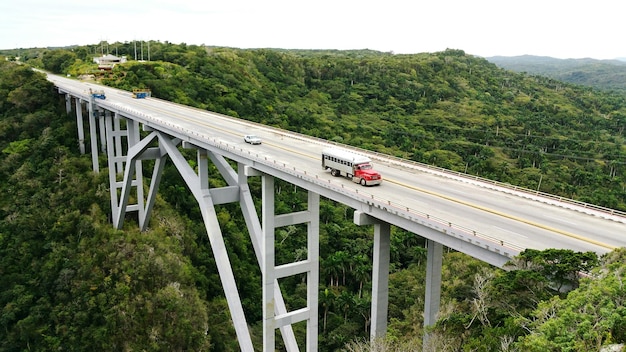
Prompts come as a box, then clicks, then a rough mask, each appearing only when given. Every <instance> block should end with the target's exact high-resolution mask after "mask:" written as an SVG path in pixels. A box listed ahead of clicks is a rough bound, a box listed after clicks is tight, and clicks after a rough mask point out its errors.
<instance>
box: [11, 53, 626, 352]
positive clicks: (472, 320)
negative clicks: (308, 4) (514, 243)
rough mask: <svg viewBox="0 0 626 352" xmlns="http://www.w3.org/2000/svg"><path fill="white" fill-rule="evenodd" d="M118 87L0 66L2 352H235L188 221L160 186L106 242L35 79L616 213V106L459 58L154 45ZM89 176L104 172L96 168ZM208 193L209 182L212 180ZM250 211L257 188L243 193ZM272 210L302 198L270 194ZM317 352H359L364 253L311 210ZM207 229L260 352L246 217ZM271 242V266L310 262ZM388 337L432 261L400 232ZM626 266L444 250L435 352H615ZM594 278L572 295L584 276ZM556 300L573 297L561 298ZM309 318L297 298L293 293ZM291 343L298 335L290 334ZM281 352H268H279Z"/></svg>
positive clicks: (72, 71)
mask: <svg viewBox="0 0 626 352" xmlns="http://www.w3.org/2000/svg"><path fill="white" fill-rule="evenodd" d="M112 47H115V51H116V52H115V54H118V55H120V56H121V55H126V56H127V57H128V58H129V61H128V62H127V63H125V64H121V65H116V66H115V67H114V68H113V70H111V71H99V70H98V69H97V66H96V65H95V64H94V63H93V61H92V58H93V56H94V55H99V54H100V46H97V45H93V46H84V47H74V48H59V49H54V50H40V51H37V50H33V51H32V52H30V53H29V55H25V56H24V57H23V58H21V60H20V61H21V62H20V63H15V62H10V61H5V60H0V151H1V153H0V158H1V159H0V161H1V162H0V175H1V176H0V192H1V194H2V195H3V196H2V197H1V198H0V287H1V289H0V309H1V312H0V351H26V350H37V351H52V350H71V351H83V350H84V351H93V350H101V351H134V350H142V351H237V350H239V346H238V345H237V342H236V338H235V334H234V329H233V327H232V323H231V321H230V316H229V314H228V308H227V305H226V301H225V299H224V295H223V291H222V288H221V285H220V280H219V277H218V273H217V270H216V266H215V263H214V260H213V257H212V252H211V248H210V245H209V243H208V239H207V236H206V230H205V229H204V226H203V223H202V219H201V216H200V213H199V209H198V205H197V203H195V200H194V199H193V198H192V196H191V195H190V194H189V192H187V190H186V189H185V186H184V182H182V180H181V178H180V176H179V175H178V174H177V171H176V170H175V169H174V168H168V169H166V171H165V175H164V177H163V181H162V184H161V187H160V189H159V198H158V201H157V204H156V206H155V210H154V214H153V217H152V221H151V224H150V229H149V230H148V231H146V232H143V233H142V232H140V231H139V230H138V228H137V226H136V223H135V224H133V221H132V219H129V221H127V222H126V224H125V226H124V229H123V230H115V229H113V227H112V226H111V223H110V210H111V209H110V202H109V198H108V197H109V192H108V189H107V187H108V176H107V172H101V173H99V174H96V173H93V172H92V171H91V160H90V158H89V157H88V156H84V155H80V153H79V152H78V148H77V141H76V121H75V119H74V118H72V117H68V115H67V114H66V112H65V105H64V100H63V99H62V97H60V96H59V95H58V94H57V93H56V92H55V91H54V89H53V87H52V85H51V84H50V83H49V82H47V81H46V79H45V77H44V76H43V75H42V74H40V73H37V72H35V71H33V70H32V69H31V67H39V68H43V69H46V70H48V71H51V72H55V73H60V74H65V75H69V76H70V77H74V78H77V79H89V80H97V81H99V82H101V83H102V84H106V85H109V86H112V87H117V88H121V89H126V90H132V89H133V88H149V89H150V90H151V91H152V95H153V96H155V97H158V98H162V99H167V100H171V101H175V102H178V103H182V104H186V105H190V106H194V107H197V108H201V109H207V110H211V111H216V112H219V113H223V114H227V115H231V116H236V117H240V118H244V119H248V120H251V121H255V122H261V123H264V124H267V125H271V126H275V127H280V128H284V129H288V130H292V131H296V132H300V133H304V134H308V135H311V136H315V137H320V138H324V139H329V140H334V141H339V142H342V143H346V144H350V145H355V146H359V147H362V148H366V149H370V150H375V151H378V152H383V153H387V154H391V155H394V156H397V157H402V158H406V159H410V160H415V161H420V162H423V163H428V164H433V165H437V166H440V167H445V168H448V169H452V170H455V171H460V172H465V173H468V174H471V175H478V176H481V177H485V178H489V179H493V180H498V181H501V182H507V183H511V184H514V185H519V186H522V187H526V188H530V189H533V190H539V191H542V192H546V193H552V194H557V195H561V196H565V197H568V198H573V199H576V200H579V201H584V202H589V203H593V204H597V205H600V206H604V207H608V208H613V209H619V210H622V211H623V210H626V190H625V188H626V187H625V186H626V184H625V182H626V180H625V179H624V177H625V176H624V175H625V172H624V168H625V164H624V163H625V161H626V148H625V147H624V145H625V143H624V127H625V126H626V97H625V96H623V95H620V94H619V93H611V92H606V91H597V90H595V89H593V88H591V87H585V86H577V85H573V84H569V83H564V82H560V81H556V80H553V79H550V78H546V77H541V76H531V75H528V74H523V73H514V72H510V71H506V70H503V69H499V68H497V67H496V66H495V65H494V64H491V63H489V62H487V61H486V60H484V59H482V58H477V57H473V56H470V55H466V54H465V53H464V52H463V51H462V50H446V51H444V52H438V53H424V54H415V55H394V54H392V53H381V52H375V51H368V50H363V51H313V50H311V51H307V50H279V49H254V50H252V49H247V50H244V49H236V48H217V47H204V46H195V45H186V44H184V43H183V44H172V43H168V42H165V43H161V42H151V45H150V48H151V53H150V61H139V60H132V59H130V58H133V54H134V48H133V45H132V43H115V45H111V46H109V48H112ZM101 165H105V163H104V162H102V163H101ZM212 172H216V171H215V170H212ZM250 186H251V188H252V190H253V192H258V193H259V192H260V191H259V189H260V185H259V184H255V183H254V182H253V181H252V180H251V184H250ZM277 187H280V188H281V189H282V190H283V191H282V192H277V198H276V206H277V208H284V209H294V208H298V207H301V206H302V205H303V204H306V192H304V191H302V190H299V189H297V188H294V187H293V186H290V185H287V184H281V183H280V182H278V183H277ZM320 207H321V209H320V212H321V219H320V220H321V228H320V253H321V257H320V294H319V297H320V301H319V313H320V319H319V321H320V327H319V333H320V337H319V341H320V344H319V347H320V348H319V350H320V351H338V350H345V351H365V350H368V351H369V350H371V348H372V346H368V344H367V343H366V340H367V338H368V336H369V315H370V313H369V309H370V291H371V282H370V280H371V256H372V234H371V231H369V230H368V229H367V228H360V227H358V226H356V225H354V224H353V223H352V212H353V210H352V209H350V208H347V207H345V206H344V205H341V204H336V203H334V202H332V201H330V200H326V199H323V200H322V202H321V205H320ZM218 211H219V212H218V217H219V219H220V223H221V224H222V231H223V233H224V239H225V241H226V245H227V247H228V248H229V255H230V259H231V262H232V264H233V268H234V270H235V277H236V279H237V282H238V285H239V292H240V294H241V296H242V301H243V305H244V309H245V312H246V317H247V319H248V322H249V324H250V325H251V331H252V332H253V340H254V341H255V345H257V346H258V345H260V340H261V337H262V331H261V323H260V320H261V309H260V302H261V280H260V272H259V268H258V265H257V263H256V257H255V255H254V252H253V249H252V246H251V244H250V239H249V238H248V235H247V233H246V230H245V229H246V227H245V225H244V223H243V219H242V217H241V214H240V213H238V209H237V207H236V206H234V205H232V204H231V205H223V206H220V207H219V208H218ZM299 231H301V229H299V228H295V227H294V228H285V229H280V230H279V232H278V233H277V234H276V238H277V239H279V240H280V243H277V245H280V246H282V248H281V249H282V252H285V253H294V252H297V251H298V250H299V249H300V248H301V247H302V243H301V241H302V237H301V236H298V232H299ZM391 251H392V252H391V254H392V263H391V276H390V283H389V294H390V302H389V325H388V327H389V328H388V334H387V337H386V339H385V340H384V341H379V342H376V344H377V347H376V348H378V350H381V351H382V350H386V351H416V350H417V351H419V350H422V337H423V333H424V331H423V327H422V322H423V317H422V313H423V306H424V284H423V283H424V280H425V259H426V255H425V254H426V252H425V249H424V240H423V239H422V238H421V237H419V236H418V235H416V234H412V233H407V232H405V231H403V230H401V229H397V228H393V229H392V248H391ZM625 259H626V251H625V250H624V249H618V250H615V251H614V252H612V253H609V254H607V255H604V256H602V257H598V256H597V255H595V253H589V252H586V253H576V252H571V251H567V250H562V249H552V250H547V251H541V252H539V251H534V250H527V251H525V252H523V253H522V254H521V255H520V256H519V257H518V258H516V260H514V261H512V262H511V263H510V266H509V267H508V268H507V270H502V269H499V268H494V267H490V266H489V265H487V264H485V263H481V262H479V261H477V260H475V259H472V258H470V257H468V256H465V255H463V254H461V253H457V252H454V251H451V250H447V251H446V252H445V255H444V269H443V286H442V302H441V312H440V316H439V320H438V322H437V324H436V325H435V326H434V327H432V329H431V330H430V331H429V336H431V339H430V340H429V346H427V348H426V350H428V351H599V350H600V349H601V348H602V347H604V346H608V345H611V344H619V343H626V310H625V308H624V300H625V299H626V294H625V291H624V287H623V281H624V275H625V274H624V269H625V267H624V266H625V265H626V264H624V263H626V261H625ZM580 272H583V273H585V275H584V276H583V277H580V276H579V275H577V274H578V273H580ZM564 287H567V288H569V289H567V290H565V289H563V288H564ZM283 289H284V291H285V298H286V301H287V302H288V304H293V305H295V306H299V305H300V304H299V301H298V300H301V299H302V290H303V286H302V283H301V282H300V281H298V280H291V281H289V280H288V281H286V282H285V283H284V287H283ZM295 331H296V335H297V336H298V338H299V341H302V340H303V338H302V337H303V334H304V327H303V326H299V325H296V326H295ZM280 348H282V347H281V346H279V350H280Z"/></svg>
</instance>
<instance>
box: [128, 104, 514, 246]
mask: <svg viewBox="0 0 626 352" xmlns="http://www.w3.org/2000/svg"><path fill="white" fill-rule="evenodd" d="M121 108H122V109H123V110H126V111H127V112H129V113H132V114H139V115H140V116H141V117H142V118H144V119H146V120H150V121H152V122H153V123H155V124H158V125H161V126H164V127H167V128H168V129H169V130H177V131H178V133H180V134H181V135H185V136H188V137H193V138H194V139H195V140H196V141H197V142H196V143H194V144H198V146H199V147H202V144H203V143H204V144H206V145H209V146H212V147H215V148H218V149H221V150H224V151H228V152H230V153H233V154H236V155H239V156H241V157H244V158H246V159H249V160H253V161H255V162H257V163H260V164H263V165H266V166H269V167H271V168H273V169H276V170H279V171H281V172H283V173H286V174H289V175H292V176H294V177H297V178H300V179H303V180H305V181H307V182H309V183H312V184H316V185H318V186H321V187H324V188H327V189H330V190H332V191H333V192H338V193H341V194H344V195H346V196H348V197H351V198H353V199H356V200H358V201H361V202H363V203H365V204H370V205H373V206H376V207H378V208H379V209H382V210H384V211H387V212H389V213H391V214H394V215H396V216H401V217H403V218H405V219H407V220H410V221H413V222H416V223H419V224H421V225H423V226H427V227H429V228H432V229H434V230H437V231H439V232H442V233H445V234H448V235H450V236H454V237H456V238H458V239H460V240H463V241H466V242H468V243H472V244H474V245H476V246H479V247H482V248H485V249H487V250H490V251H492V252H496V253H498V254H500V255H503V256H506V257H509V258H512V257H514V256H515V255H517V254H518V253H519V252H521V251H523V250H524V249H525V248H523V247H520V246H518V245H515V244H514V243H510V242H507V241H506V240H504V239H501V238H498V237H495V236H491V235H488V234H485V233H481V232H479V231H476V230H473V229H470V228H468V227H465V226H462V225H459V224H455V223H454V222H451V221H448V220H446V219H443V218H439V217H436V216H433V215H431V214H428V213H426V212H423V211H420V210H416V209H412V208H409V207H406V206H403V205H401V204H399V203H395V202H392V201H390V200H387V199H384V198H382V197H379V196H376V195H374V194H372V193H369V192H367V191H365V189H364V188H363V187H352V186H350V187H347V186H346V185H345V183H344V182H340V181H333V180H332V179H328V180H325V179H321V178H320V177H319V175H318V174H309V173H308V172H307V171H306V170H299V169H298V168H296V167H289V166H287V164H286V163H285V162H283V161H280V160H276V159H272V158H268V157H267V156H263V155H260V154H258V153H255V152H253V151H251V150H249V149H244V148H241V147H240V146H237V145H231V144H229V143H227V142H225V141H223V140H221V139H217V138H212V137H208V136H206V135H204V134H201V133H199V132H196V131H188V130H184V129H182V128H180V127H178V126H176V125H174V124H172V123H169V122H167V121H164V120H161V119H159V118H156V117H154V116H151V115H146V114H143V113H140V112H138V111H134V110H131V109H128V108H127V107H121ZM128 117H131V118H132V116H128ZM261 126H263V125H261ZM265 127H267V126H265ZM190 142H192V143H193V141H190Z"/></svg>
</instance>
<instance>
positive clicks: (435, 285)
mask: <svg viewBox="0 0 626 352" xmlns="http://www.w3.org/2000/svg"><path fill="white" fill-rule="evenodd" d="M426 247H427V250H428V252H427V258H426V298H425V300H424V328H425V329H427V328H428V327H431V326H433V325H434V324H435V323H436V322H437V314H438V313H439V304H440V301H441V269H442V265H443V245H442V244H441V243H437V242H435V241H433V240H428V241H427V242H426ZM428 340H429V334H428V332H427V331H425V333H424V341H423V346H424V350H426V346H427V344H428Z"/></svg>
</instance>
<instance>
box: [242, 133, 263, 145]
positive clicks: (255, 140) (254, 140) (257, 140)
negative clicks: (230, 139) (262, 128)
mask: <svg viewBox="0 0 626 352" xmlns="http://www.w3.org/2000/svg"><path fill="white" fill-rule="evenodd" d="M243 141H244V142H246V143H250V144H261V138H259V137H257V136H255V135H253V134H247V135H245V136H243Z"/></svg>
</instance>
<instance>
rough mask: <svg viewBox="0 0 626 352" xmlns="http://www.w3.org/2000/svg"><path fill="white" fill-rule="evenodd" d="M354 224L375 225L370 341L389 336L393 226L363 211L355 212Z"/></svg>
mask: <svg viewBox="0 0 626 352" xmlns="http://www.w3.org/2000/svg"><path fill="white" fill-rule="evenodd" d="M354 223H355V224H357V225H359V226H362V225H374V253H373V255H374V258H373V264H372V308H371V311H372V312H371V314H372V317H371V318H372V320H371V322H372V326H371V330H370V340H371V341H373V340H375V339H376V338H379V337H383V336H385V335H386V334H387V309H388V307H389V258H390V248H391V244H390V241H391V225H389V223H387V222H384V221H381V220H378V219H376V218H373V217H371V216H369V215H367V214H365V213H363V212H361V211H358V210H357V211H355V212H354Z"/></svg>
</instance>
